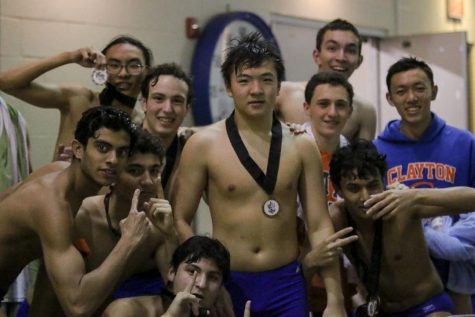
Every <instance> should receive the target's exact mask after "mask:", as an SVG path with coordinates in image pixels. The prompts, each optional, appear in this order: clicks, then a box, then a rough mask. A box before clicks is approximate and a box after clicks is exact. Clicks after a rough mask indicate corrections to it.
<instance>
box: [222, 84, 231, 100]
mask: <svg viewBox="0 0 475 317" xmlns="http://www.w3.org/2000/svg"><path fill="white" fill-rule="evenodd" d="M224 85H225V86H226V93H227V94H228V96H229V97H231V98H232V97H233V92H232V91H231V87H230V86H231V84H229V86H228V84H226V83H224Z"/></svg>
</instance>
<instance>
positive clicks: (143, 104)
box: [140, 97, 147, 112]
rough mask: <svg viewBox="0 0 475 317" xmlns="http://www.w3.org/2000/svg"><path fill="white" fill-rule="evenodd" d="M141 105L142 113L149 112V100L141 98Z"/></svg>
mask: <svg viewBox="0 0 475 317" xmlns="http://www.w3.org/2000/svg"><path fill="white" fill-rule="evenodd" d="M140 105H141V106H142V111H143V112H147V99H146V98H145V97H140Z"/></svg>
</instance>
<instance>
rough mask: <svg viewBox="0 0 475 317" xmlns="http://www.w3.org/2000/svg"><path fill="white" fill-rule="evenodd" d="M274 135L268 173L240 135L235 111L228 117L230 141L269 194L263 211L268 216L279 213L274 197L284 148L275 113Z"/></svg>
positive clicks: (245, 165) (273, 120)
mask: <svg viewBox="0 0 475 317" xmlns="http://www.w3.org/2000/svg"><path fill="white" fill-rule="evenodd" d="M271 131H272V137H271V142H270V149H269V156H268V159H267V170H266V173H265V174H264V172H263V171H262V170H261V169H260V167H259V166H258V165H257V164H256V162H255V161H254V160H253V159H252V157H251V156H250V155H249V152H248V151H247V149H246V146H245V145H244V142H243V141H242V139H241V136H240V135H239V131H238V128H237V126H236V122H235V121H234V112H233V113H232V114H231V115H230V116H229V117H228V118H227V119H226V132H227V133H228V138H229V141H230V142H231V145H232V147H233V149H234V151H235V152H236V155H237V156H238V158H239V161H240V162H241V164H242V165H243V166H244V168H245V169H246V170H247V171H248V173H249V174H250V175H251V177H252V178H253V179H254V180H255V181H256V183H257V184H258V185H259V186H260V187H261V188H262V189H263V190H264V191H265V192H266V193H267V194H268V195H269V199H268V200H266V201H264V203H263V205H262V211H263V213H264V214H265V215H266V216H269V217H274V216H276V215H278V214H279V211H280V205H279V202H278V201H277V200H276V199H275V198H274V197H273V195H272V193H273V192H274V188H275V184H276V183H277V174H278V172H279V165H280V153H281V149H282V126H281V124H280V122H279V120H278V119H277V117H276V115H275V113H274V114H273V117H272V130H271Z"/></svg>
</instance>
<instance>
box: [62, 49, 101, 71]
mask: <svg viewBox="0 0 475 317" xmlns="http://www.w3.org/2000/svg"><path fill="white" fill-rule="evenodd" d="M71 58H72V61H73V62H74V63H77V64H79V65H81V66H83V67H87V68H92V67H95V68H103V67H104V65H105V64H106V57H105V56H104V54H102V53H101V52H99V51H96V50H95V49H93V48H92V47H83V48H80V49H77V50H75V51H73V52H71Z"/></svg>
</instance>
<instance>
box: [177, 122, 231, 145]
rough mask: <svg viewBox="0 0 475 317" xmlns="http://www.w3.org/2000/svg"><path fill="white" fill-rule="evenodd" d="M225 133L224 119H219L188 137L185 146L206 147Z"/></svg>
mask: <svg viewBox="0 0 475 317" xmlns="http://www.w3.org/2000/svg"><path fill="white" fill-rule="evenodd" d="M225 133H226V126H225V123H224V120H221V121H218V122H216V123H213V124H211V125H208V126H206V127H204V128H202V129H200V130H198V131H197V132H196V133H194V134H193V135H192V136H191V137H190V139H189V140H188V141H187V142H186V145H185V146H188V147H191V146H193V147H194V146H200V147H203V146H204V147H208V146H210V145H212V144H213V143H212V142H214V141H217V140H218V139H220V138H221V137H222V136H223V134H225Z"/></svg>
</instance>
